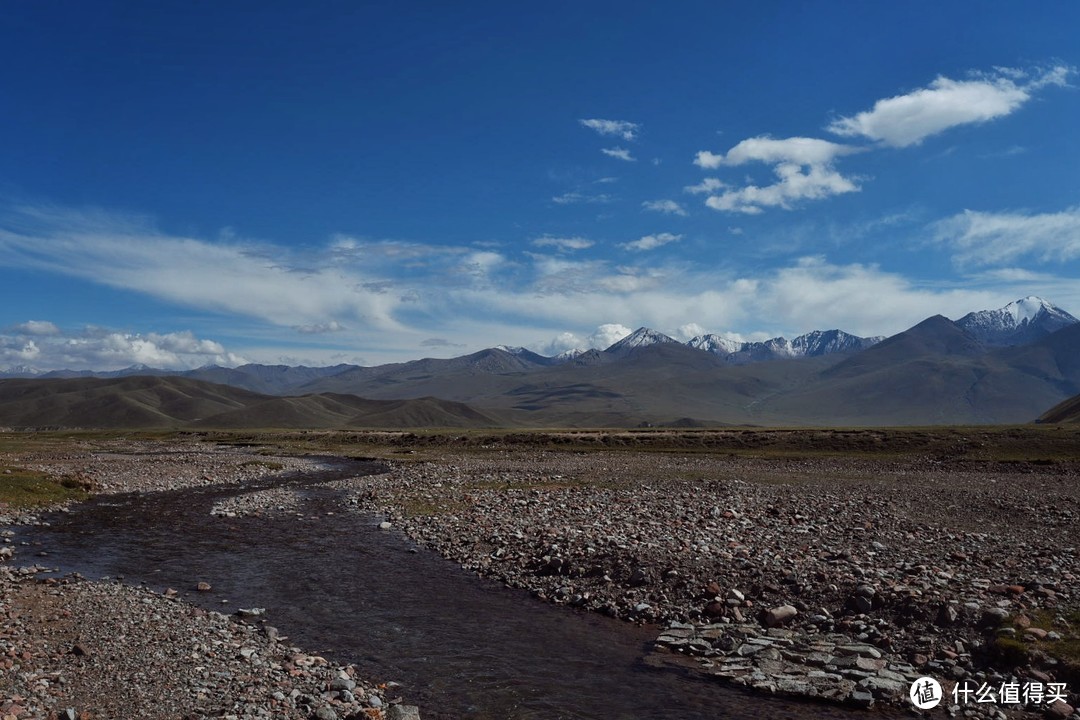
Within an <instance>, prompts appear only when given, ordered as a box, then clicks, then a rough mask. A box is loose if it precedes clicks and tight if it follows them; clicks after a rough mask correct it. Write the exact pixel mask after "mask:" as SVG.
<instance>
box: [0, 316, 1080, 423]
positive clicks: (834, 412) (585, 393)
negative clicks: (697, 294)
mask: <svg viewBox="0 0 1080 720" xmlns="http://www.w3.org/2000/svg"><path fill="white" fill-rule="evenodd" d="M729 350H734V351H733V352H728V351H729ZM20 372H21V373H22V372H29V371H28V370H27V369H25V368H22V369H20ZM106 375H109V377H108V378H105V379H95V378H86V377H77V378H67V379H64V378H56V377H53V378H49V377H46V376H38V377H34V378H29V379H19V380H5V381H0V425H18V426H42V425H49V426H52V425H64V426H81V427H187V426H191V427H196V426H198V427H210V426H218V427H289V428H301V427H313V428H316V427H318V428H329V427H421V426H439V427H457V426H460V427H477V426H496V425H504V426H531V427H553V426H576V427H583V426H594V427H596V426H609V427H637V426H639V425H644V426H656V427H660V426H676V427H677V426H693V425H724V424H755V425H852V426H868V425H932V424H980V423H981V424H999V423H1026V422H1031V421H1033V420H1034V419H1035V418H1038V417H1045V413H1046V408H1050V407H1054V406H1057V405H1058V404H1059V403H1062V402H1063V401H1066V400H1068V399H1070V398H1073V396H1075V395H1077V394H1080V322H1077V321H1076V319H1075V318H1073V317H1072V316H1071V315H1069V314H1068V313H1065V312H1064V311H1062V310H1060V309H1059V308H1056V307H1054V306H1053V305H1051V304H1050V303H1048V302H1046V301H1044V300H1041V299H1039V298H1024V299H1022V300H1018V301H1016V302H1014V303H1010V304H1009V305H1007V306H1006V307H1004V308H1001V309H1000V310H994V311H980V312H979V313H969V314H968V315H966V316H964V317H963V318H961V319H960V320H958V321H955V322H954V321H952V320H949V319H948V318H946V317H943V316H941V315H935V316H933V317H930V318H927V319H926V320H924V321H922V322H920V323H919V324H917V325H915V326H914V327H911V328H909V329H908V330H905V331H904V332H901V333H897V334H896V335H893V336H892V337H889V338H885V339H883V340H879V339H878V338H860V337H856V336H854V335H849V334H847V333H844V332H842V331H839V330H830V331H820V332H813V333H807V334H806V335H801V336H799V337H797V338H795V340H793V341H787V340H784V339H783V338H774V339H773V340H768V341H764V342H757V343H742V344H738V343H735V342H734V341H731V340H730V339H728V338H723V337H720V336H715V335H708V336H706V335H703V336H700V337H699V338H696V339H695V340H694V341H691V342H690V343H686V344H684V343H681V342H678V341H676V340H674V339H672V338H670V337H668V336H667V335H664V334H663V333H659V332H656V331H655V330H651V329H649V328H639V329H638V330H636V331H634V332H633V333H631V334H630V335H628V336H627V337H626V338H624V339H623V340H620V341H619V342H616V343H614V344H613V345H611V346H610V347H608V348H607V349H605V350H595V349H593V350H587V351H584V352H574V353H565V354H563V355H560V356H557V357H553V358H551V357H544V356H542V355H537V354H536V353H533V352H530V351H528V350H524V349H522V348H514V347H496V348H489V349H486V350H481V351H479V352H475V353H471V354H469V355H463V356H461V357H456V358H449V359H435V358H425V359H422V360H415V361H412V362H404V363H394V364H389V365H380V366H375V367H358V366H354V365H337V366H333V367H328V368H308V367H289V366H284V365H278V366H266V365H244V366H241V367H238V368H231V369H230V368H218V367H209V368H201V369H199V370H194V371H188V372H185V373H183V374H179V375H178V374H171V375H170V374H166V373H164V371H154V370H152V369H149V368H139V367H135V368H128V369H125V370H121V371H114V372H112V373H106ZM151 375H156V377H151ZM1055 417H1056V416H1055Z"/></svg>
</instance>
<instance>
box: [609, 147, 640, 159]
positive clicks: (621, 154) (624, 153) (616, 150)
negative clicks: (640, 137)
mask: <svg viewBox="0 0 1080 720" xmlns="http://www.w3.org/2000/svg"><path fill="white" fill-rule="evenodd" d="M600 152H602V153H604V154H605V155H607V156H608V157H613V158H616V159H618V160H623V161H625V162H637V158H635V157H634V156H633V155H631V154H630V151H629V150H627V149H626V148H621V147H613V148H600Z"/></svg>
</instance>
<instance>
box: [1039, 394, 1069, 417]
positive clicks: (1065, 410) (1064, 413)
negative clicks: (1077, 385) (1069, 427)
mask: <svg viewBox="0 0 1080 720" xmlns="http://www.w3.org/2000/svg"><path fill="white" fill-rule="evenodd" d="M1035 422H1038V423H1080V395H1074V396H1072V397H1071V398H1069V399H1068V400H1065V401H1062V402H1059V403H1058V404H1057V405H1055V406H1054V407H1052V408H1050V409H1049V410H1047V411H1046V412H1044V413H1043V414H1042V415H1040V416H1039V419H1038V420H1036V421H1035Z"/></svg>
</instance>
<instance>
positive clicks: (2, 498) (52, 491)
mask: <svg viewBox="0 0 1080 720" xmlns="http://www.w3.org/2000/svg"><path fill="white" fill-rule="evenodd" d="M87 497H89V493H87V492H86V490H84V489H83V488H82V487H80V484H79V482H78V481H77V480H76V479H74V478H57V477H53V476H51V475H47V474H45V473H40V472H35V471H32V470H26V469H23V468H2V469H0V503H3V504H6V505H8V506H10V507H13V508H32V507H42V506H45V505H53V504H55V503H59V502H64V501H66V500H85V499H86V498H87Z"/></svg>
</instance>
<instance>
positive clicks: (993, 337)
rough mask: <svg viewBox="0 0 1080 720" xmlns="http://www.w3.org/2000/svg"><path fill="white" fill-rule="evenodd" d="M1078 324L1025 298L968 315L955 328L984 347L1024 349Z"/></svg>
mask: <svg viewBox="0 0 1080 720" xmlns="http://www.w3.org/2000/svg"><path fill="white" fill-rule="evenodd" d="M1078 322H1080V320H1077V319H1076V318H1074V317H1073V316H1072V315H1070V314H1069V313H1067V312H1065V311H1064V310H1062V309H1061V308H1059V307H1057V306H1056V305H1054V304H1053V303H1051V302H1048V301H1046V300H1043V299H1042V298H1040V297H1035V296H1034V295H1029V296H1028V297H1025V298H1021V299H1019V300H1016V301H1013V302H1011V303H1009V304H1008V305H1006V306H1005V307H1003V308H998V309H997V310H979V311H977V312H970V313H968V314H967V315H965V316H964V317H962V318H960V319H959V320H957V321H956V324H957V325H959V326H960V327H961V328H963V329H964V330H966V331H967V332H968V333H970V334H971V335H973V336H974V337H975V338H976V339H977V340H978V341H979V342H981V343H983V344H984V345H994V346H1003V345H1027V344H1029V343H1032V342H1035V341H1036V340H1038V339H1039V338H1042V337H1045V336H1047V335H1049V334H1050V333H1053V332H1057V331H1058V330H1061V329H1062V328H1065V327H1069V326H1070V325H1075V324H1076V323H1078Z"/></svg>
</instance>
